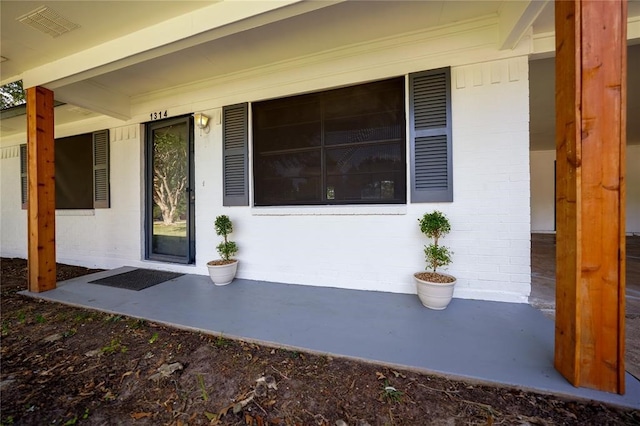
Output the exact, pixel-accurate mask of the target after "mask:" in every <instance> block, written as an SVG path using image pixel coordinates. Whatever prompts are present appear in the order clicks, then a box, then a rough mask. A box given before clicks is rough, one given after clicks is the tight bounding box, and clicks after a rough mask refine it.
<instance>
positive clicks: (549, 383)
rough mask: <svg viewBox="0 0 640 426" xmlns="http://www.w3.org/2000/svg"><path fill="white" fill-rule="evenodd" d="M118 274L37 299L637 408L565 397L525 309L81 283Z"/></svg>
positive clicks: (326, 292)
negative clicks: (437, 306)
mask: <svg viewBox="0 0 640 426" xmlns="http://www.w3.org/2000/svg"><path fill="white" fill-rule="evenodd" d="M130 269H131V268H119V269H116V270H112V271H105V272H100V273H98V274H93V275H89V276H84V277H79V278H76V279H72V280H68V281H64V282H61V283H59V284H58V288H56V289H55V290H51V291H48V292H45V293H39V294H36V293H30V292H23V294H27V295H29V296H33V297H38V298H42V299H46V300H51V301H56V302H61V303H66V304H71V305H77V306H82V307H88V308H93V309H98V310H102V311H107V312H112V313H117V314H121V315H128V316H133V317H138V318H144V319H147V320H150V321H155V322H159V323H164V324H168V325H172V326H176V327H180V328H187V329H194V330H201V331H203V332H208V333H214V334H219V333H220V334H223V335H225V336H228V337H235V338H239V339H243V340H247V341H256V342H260V343H266V344H270V345H275V346H283V347H291V348H298V349H302V350H308V351H313V352H316V353H325V354H332V355H336V356H344V357H349V358H355V359H362V360H368V361H375V362H380V363H384V364H388V365H394V366H398V367H403V368H408V369H412V370H418V371H424V372H435V373H440V374H444V375H447V376H450V377H458V378H465V379H471V380H474V381H481V382H488V383H496V384H502V385H508V386H515V387H518V388H522V389H531V390H536V391H539V392H544V393H553V394H557V395H562V396H566V397H569V398H577V399H588V400H595V401H601V402H605V403H610V404H615V405H619V406H625V407H634V408H640V382H639V381H638V380H637V379H636V378H634V377H633V376H631V375H630V374H627V376H626V380H627V392H626V394H625V395H624V396H620V395H615V394H609V393H606V392H598V391H594V390H590V389H584V388H575V387H574V386H572V385H571V384H569V383H568V382H567V381H566V380H565V379H564V378H563V377H562V376H561V375H560V374H559V373H558V372H557V371H556V370H555V369H554V368H553V339H554V326H553V321H551V320H550V319H548V318H546V317H545V316H544V315H543V314H542V313H541V312H540V311H538V310H537V309H535V308H533V307H531V306H530V305H527V304H513V303H498V302H483V301H473V300H462V299H454V300H453V301H452V302H451V304H450V305H449V307H448V308H447V309H446V310H444V311H432V310H430V309H426V308H424V307H423V306H422V305H421V304H420V302H419V300H418V298H417V296H414V295H406V294H392V293H382V292H369V291H357V290H343V289H335V288H327V287H311V286H301V285H291V284H280V283H271V282H263V281H251V280H243V279H236V280H235V281H234V282H233V283H232V284H230V285H228V286H224V287H216V286H214V285H213V284H212V283H211V281H210V280H209V277H207V276H200V275H184V276H182V277H178V278H176V279H173V280H171V281H167V282H164V283H162V284H158V285H156V286H153V287H150V288H147V289H145V290H142V291H131V290H123V289H117V288H111V287H106V286H102V285H96V284H89V283H88V281H91V280H93V279H96V278H101V277H104V276H107V275H109V274H117V273H121V272H126V271H128V270H130Z"/></svg>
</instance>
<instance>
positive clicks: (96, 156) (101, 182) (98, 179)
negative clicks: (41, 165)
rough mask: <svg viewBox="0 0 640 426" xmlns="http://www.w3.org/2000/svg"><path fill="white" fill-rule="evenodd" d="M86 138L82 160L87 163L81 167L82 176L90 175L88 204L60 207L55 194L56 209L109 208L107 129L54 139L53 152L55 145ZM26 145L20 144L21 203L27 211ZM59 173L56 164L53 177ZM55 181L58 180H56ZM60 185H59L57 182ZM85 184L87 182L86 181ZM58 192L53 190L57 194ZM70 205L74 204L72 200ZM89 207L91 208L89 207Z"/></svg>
mask: <svg viewBox="0 0 640 426" xmlns="http://www.w3.org/2000/svg"><path fill="white" fill-rule="evenodd" d="M83 137H84V138H86V139H87V142H88V141H89V140H90V142H91V147H90V148H88V151H89V152H88V153H87V155H86V158H85V161H87V162H88V164H84V165H83V167H84V168H85V172H84V175H86V176H90V181H91V183H90V187H91V189H90V192H91V195H90V197H91V202H90V203H89V202H87V200H85V201H84V203H85V204H86V205H82V206H77V207H73V206H71V207H70V206H68V205H65V206H60V205H59V204H60V202H62V201H61V200H60V199H59V197H58V195H57V196H56V210H91V209H99V208H109V207H110V175H109V174H110V170H109V166H110V158H109V156H110V152H109V131H108V130H106V129H105V130H100V131H96V132H90V133H83V134H79V135H74V136H69V137H65V138H56V139H55V140H54V149H55V144H56V143H57V142H58V145H60V144H59V143H60V142H63V143H64V142H65V141H69V140H72V139H78V138H83ZM27 161H28V160H27V144H21V145H20V198H21V203H22V208H23V209H27V207H28V199H27V197H28V185H29V180H28V177H27V171H28V165H27ZM58 173H60V171H59V169H58V164H56V174H58ZM56 182H58V180H56ZM58 183H60V182H58ZM85 183H86V182H85ZM58 192H59V191H56V194H58ZM76 202H77V200H76ZM71 203H73V201H71ZM89 204H91V205H89Z"/></svg>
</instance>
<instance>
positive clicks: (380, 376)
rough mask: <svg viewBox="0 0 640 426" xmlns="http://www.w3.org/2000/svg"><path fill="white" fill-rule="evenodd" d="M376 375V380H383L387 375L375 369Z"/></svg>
mask: <svg viewBox="0 0 640 426" xmlns="http://www.w3.org/2000/svg"><path fill="white" fill-rule="evenodd" d="M376 377H377V378H378V380H384V379H386V378H387V376H385V375H384V374H382V373H381V372H379V371H376Z"/></svg>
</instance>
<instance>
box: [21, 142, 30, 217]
mask: <svg viewBox="0 0 640 426" xmlns="http://www.w3.org/2000/svg"><path fill="white" fill-rule="evenodd" d="M28 195H29V180H28V178H27V145H26V144H25V145H20V200H21V201H22V208H23V209H26V208H27V200H28V198H27V197H28Z"/></svg>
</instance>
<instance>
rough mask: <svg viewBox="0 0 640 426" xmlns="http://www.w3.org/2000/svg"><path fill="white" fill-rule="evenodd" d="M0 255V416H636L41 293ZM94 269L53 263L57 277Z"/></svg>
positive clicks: (39, 419) (513, 420) (593, 421)
mask: <svg viewBox="0 0 640 426" xmlns="http://www.w3.org/2000/svg"><path fill="white" fill-rule="evenodd" d="M1 262H2V265H1V266H2V276H1V291H2V297H1V309H2V310H1V322H2V338H1V350H0V363H1V378H0V392H1V393H0V397H1V413H0V421H1V424H2V425H9V424H20V425H45V424H58V425H75V424H87V425H206V424H211V425H251V426H253V425H256V426H263V425H264V426H267V425H319V426H321V425H354V426H355V425H359V426H364V425H367V424H368V425H371V426H373V425H458V424H460V425H475V424H481V425H498V424H503V425H623V424H629V425H640V414H639V413H638V412H634V411H631V410H623V409H618V408H615V407H610V406H605V405H602V404H595V403H590V402H580V401H570V400H564V399H561V398H557V397H554V396H549V395H542V394H536V393H530V392H524V391H522V390H519V389H511V388H502V387H495V386H486V385H480V384H476V383H467V382H462V381H454V380H449V379H447V378H443V377H438V376H432V375H425V374H418V373H415V372H410V371H404V370H395V369H390V368H387V367H384V366H381V365H376V364H371V363H365V362H357V361H353V360H345V359H339V358H332V357H328V356H318V355H311V354H307V353H303V352H296V351H291V350H285V349H280V348H273V347H267V346H259V345H255V344H251V343H246V342H242V341H234V340H231V339H227V338H224V337H220V336H211V335H206V334H201V333H196V332H188V331H184V330H177V329H172V328H170V327H165V326H161V325H158V324H154V323H150V322H145V321H140V320H137V319H132V318H127V317H121V316H114V315H109V314H105V313H101V312H96V311H91V310H86V309H79V308H74V307H69V306H65V305H60V304H55V303H50V302H44V301H38V300H35V299H31V298H27V297H24V296H20V295H18V294H16V293H17V291H20V290H24V289H26V262H25V261H24V260H22V259H4V258H3V259H2V260H1ZM91 272H93V271H91V270H87V269H86V268H81V267H75V266H68V265H58V280H64V279H69V278H72V277H74V276H78V275H83V274H87V273H91ZM341 422H344V423H341Z"/></svg>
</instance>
